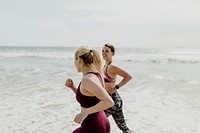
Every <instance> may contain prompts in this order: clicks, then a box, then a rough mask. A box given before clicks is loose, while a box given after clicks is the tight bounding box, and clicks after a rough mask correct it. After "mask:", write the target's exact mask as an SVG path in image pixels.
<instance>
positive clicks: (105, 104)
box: [84, 99, 114, 115]
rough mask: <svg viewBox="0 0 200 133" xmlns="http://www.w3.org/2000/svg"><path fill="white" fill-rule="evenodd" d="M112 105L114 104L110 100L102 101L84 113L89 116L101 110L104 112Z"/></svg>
mask: <svg viewBox="0 0 200 133" xmlns="http://www.w3.org/2000/svg"><path fill="white" fill-rule="evenodd" d="M113 105H114V102H113V100H112V99H109V100H103V101H100V102H99V103H98V104H96V105H95V106H92V107H90V108H87V109H85V110H84V111H85V112H86V113H87V114H88V115H89V114H93V113H96V112H99V111H102V110H105V109H107V108H110V107H112V106H113Z"/></svg>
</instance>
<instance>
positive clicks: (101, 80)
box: [85, 72, 104, 87]
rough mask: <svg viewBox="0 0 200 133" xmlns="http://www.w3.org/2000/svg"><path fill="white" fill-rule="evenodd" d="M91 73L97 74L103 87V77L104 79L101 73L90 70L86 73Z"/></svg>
mask: <svg viewBox="0 0 200 133" xmlns="http://www.w3.org/2000/svg"><path fill="white" fill-rule="evenodd" d="M89 73H92V74H94V75H96V76H97V77H98V79H99V81H100V82H101V85H102V87H104V84H103V79H102V77H101V75H100V74H99V73H97V72H88V73H86V74H89ZM86 74H85V75H86Z"/></svg>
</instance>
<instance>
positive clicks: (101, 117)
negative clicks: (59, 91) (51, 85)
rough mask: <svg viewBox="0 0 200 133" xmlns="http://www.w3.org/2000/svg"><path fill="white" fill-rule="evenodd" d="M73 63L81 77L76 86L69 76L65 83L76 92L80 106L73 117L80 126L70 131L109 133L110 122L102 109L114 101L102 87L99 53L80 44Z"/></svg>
mask: <svg viewBox="0 0 200 133" xmlns="http://www.w3.org/2000/svg"><path fill="white" fill-rule="evenodd" d="M74 64H75V66H76V69H77V71H78V72H81V73H82V74H83V77H82V79H81V82H80V83H79V85H78V87H76V86H75V85H74V82H73V80H72V79H71V78H68V79H67V81H66V83H65V86H67V87H69V88H71V90H72V91H73V92H74V93H75V94H76V99H77V101H78V102H79V103H80V106H81V112H80V113H78V114H77V115H76V117H75V118H74V121H75V122H76V123H78V124H81V127H79V128H77V129H75V130H74V131H73V132H72V133H110V123H109V121H108V118H107V117H106V115H105V113H104V111H103V110H105V109H107V108H109V107H111V106H113V105H114V102H113V100H112V98H111V97H110V96H109V95H108V93H107V92H106V90H105V89H104V82H103V80H102V72H101V70H102V68H101V59H100V55H99V53H98V52H97V51H96V50H95V49H90V48H88V47H84V46H82V47H80V48H78V49H77V50H76V52H75V61H74Z"/></svg>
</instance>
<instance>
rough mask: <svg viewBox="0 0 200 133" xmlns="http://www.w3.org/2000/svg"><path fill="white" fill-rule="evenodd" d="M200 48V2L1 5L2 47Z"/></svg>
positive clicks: (13, 1)
mask: <svg viewBox="0 0 200 133" xmlns="http://www.w3.org/2000/svg"><path fill="white" fill-rule="evenodd" d="M107 42H110V43H113V44H114V45H115V46H118V47H186V48H200V0H71V1H70V0H0V46H73V45H74V46H80V45H88V46H102V45H103V44H105V43H107Z"/></svg>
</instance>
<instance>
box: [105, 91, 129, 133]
mask: <svg viewBox="0 0 200 133" xmlns="http://www.w3.org/2000/svg"><path fill="white" fill-rule="evenodd" d="M111 97H112V99H113V101H114V103H115V105H114V106H112V107H110V108H108V109H106V110H104V112H105V114H106V116H107V117H109V116H110V115H112V117H113V119H114V121H115V123H116V124H117V126H118V127H119V129H120V130H122V132H123V133H131V131H130V129H129V128H128V127H127V125H126V122H125V118H124V114H123V111H122V105H123V102H122V98H121V97H120V95H119V94H118V92H117V91H116V92H115V93H113V94H112V95H111Z"/></svg>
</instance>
